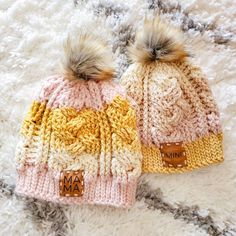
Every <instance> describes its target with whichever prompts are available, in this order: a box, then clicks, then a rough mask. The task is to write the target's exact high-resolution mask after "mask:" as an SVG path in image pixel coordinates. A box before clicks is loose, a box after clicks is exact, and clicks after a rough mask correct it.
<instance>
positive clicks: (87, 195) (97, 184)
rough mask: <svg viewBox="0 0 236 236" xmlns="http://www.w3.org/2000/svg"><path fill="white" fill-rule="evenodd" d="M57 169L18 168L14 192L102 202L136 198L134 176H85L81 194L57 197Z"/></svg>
mask: <svg viewBox="0 0 236 236" xmlns="http://www.w3.org/2000/svg"><path fill="white" fill-rule="evenodd" d="M59 177H60V176H59V172H57V171H53V170H47V169H40V170H39V168H37V167H35V166H29V167H27V168H26V169H25V171H23V172H22V171H19V176H18V180H17V186H16V189H15V191H16V193H18V194H21V195H25V196H29V197H35V198H39V199H42V200H47V201H51V202H55V203H62V204H82V203H84V204H102V205H111V206H115V207H130V206H132V205H133V203H134V200H135V192H136V185H137V180H136V179H133V180H132V179H129V177H128V176H123V177H122V178H121V177H114V176H106V177H101V176H96V177H92V176H88V175H85V176H84V186H85V187H84V195H83V196H82V197H81V198H75V197H70V198H68V197H60V195H59V185H58V182H59Z"/></svg>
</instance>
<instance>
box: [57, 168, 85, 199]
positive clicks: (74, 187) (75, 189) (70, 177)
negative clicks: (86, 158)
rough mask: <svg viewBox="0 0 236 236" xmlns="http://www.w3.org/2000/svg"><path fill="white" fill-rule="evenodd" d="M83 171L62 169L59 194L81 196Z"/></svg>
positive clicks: (82, 191)
mask: <svg viewBox="0 0 236 236" xmlns="http://www.w3.org/2000/svg"><path fill="white" fill-rule="evenodd" d="M83 174H84V173H83V171H81V170H77V171H62V172H61V175H60V181H59V189H60V196H63V197H81V196H82V195H83V193H84V176H83Z"/></svg>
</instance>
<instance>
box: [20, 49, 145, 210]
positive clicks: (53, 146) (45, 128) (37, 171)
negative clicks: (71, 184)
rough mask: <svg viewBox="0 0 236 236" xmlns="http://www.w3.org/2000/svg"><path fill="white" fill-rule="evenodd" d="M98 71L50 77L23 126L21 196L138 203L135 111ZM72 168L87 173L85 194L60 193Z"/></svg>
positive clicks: (125, 204) (126, 204) (119, 204)
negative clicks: (64, 175)
mask: <svg viewBox="0 0 236 236" xmlns="http://www.w3.org/2000/svg"><path fill="white" fill-rule="evenodd" d="M83 53H85V52H83ZM96 53H98V52H97V51H96ZM76 55H77V54H76ZM86 60H88V59H87V58H86ZM77 64H78V65H81V63H77ZM83 70H84V71H86V73H87V72H88V73H90V67H88V68H87V69H85V67H84V66H83ZM94 71H95V72H96V69H94V70H93V71H92V75H93V74H94V73H95V72H94ZM78 74H79V73H77V74H76V76H78ZM99 74H101V71H100V69H99V70H98V74H97V75H96V80H95V79H91V77H90V75H87V76H86V77H85V78H86V79H83V78H81V79H80V78H76V77H73V76H71V74H70V75H69V77H68V74H66V75H65V76H52V77H49V78H48V79H47V80H45V83H44V85H43V87H42V89H41V91H40V94H39V95H38V96H37V97H36V99H35V100H34V101H33V103H32V106H31V109H30V111H29V113H28V115H27V116H26V118H25V120H24V122H23V125H22V128H21V140H20V143H19V145H18V147H17V152H16V162H17V170H18V173H19V176H18V180H17V185H16V192H17V193H18V194H20V195H26V196H30V197H36V198H40V199H44V200H48V201H53V202H58V203H64V204H77V203H90V204H103V205H112V206H117V207H130V206H131V205H132V204H133V203H134V200H135V192H136V185H137V178H138V177H139V176H140V174H141V158H142V155H141V145H140V141H139V138H138V132H137V127H136V116H135V110H134V109H133V108H132V107H131V106H130V103H129V101H128V100H127V98H126V93H125V91H124V89H123V88H121V87H120V86H119V85H118V84H117V83H115V82H113V81H112V80H111V79H107V80H104V75H102V76H103V78H102V80H97V78H99ZM106 76H108V74H107V75H106ZM70 171H71V173H73V171H74V172H76V171H82V172H83V181H81V184H82V185H83V191H82V192H81V194H82V196H79V197H76V195H75V196H73V197H71V196H62V195H61V192H60V185H59V184H60V176H61V175H62V173H63V172H69V173H70ZM68 181H69V180H68Z"/></svg>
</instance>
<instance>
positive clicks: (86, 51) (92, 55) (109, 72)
mask: <svg viewBox="0 0 236 236" xmlns="http://www.w3.org/2000/svg"><path fill="white" fill-rule="evenodd" d="M64 49H65V58H64V59H63V62H62V64H63V69H64V73H65V75H66V77H67V78H71V79H75V78H76V79H82V80H91V79H94V80H107V79H110V78H112V77H113V76H114V66H113V60H112V52H111V51H110V50H109V49H108V47H107V45H106V44H105V42H103V41H102V40H101V39H98V38H97V37H95V36H93V35H91V34H80V35H79V36H78V37H77V39H76V40H72V39H71V38H69V37H68V39H67V41H66V44H65V46H64Z"/></svg>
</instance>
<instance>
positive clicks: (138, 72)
mask: <svg viewBox="0 0 236 236" xmlns="http://www.w3.org/2000/svg"><path fill="white" fill-rule="evenodd" d="M129 51H130V57H131V60H132V62H133V63H132V64H131V65H130V66H129V68H128V69H127V71H126V72H125V73H124V75H123V77H122V82H121V83H122V84H123V85H124V86H125V87H126V89H127V93H128V95H129V96H130V97H131V98H132V99H133V100H134V101H135V102H136V108H135V109H136V113H137V119H138V121H137V123H138V128H139V133H140V138H141V143H142V154H143V163H142V170H143V172H154V173H155V172H163V173H174V172H184V171H187V170H193V169H196V168H199V167H203V166H207V165H210V164H213V163H218V162H221V161H223V152H222V130H221V125H220V118H219V111H218V108H217V106H216V103H215V101H214V99H213V96H212V92H211V90H210V88H209V85H208V83H207V80H206V79H205V77H204V76H203V75H202V72H201V70H200V69H199V68H198V67H197V66H194V65H192V64H191V62H190V60H189V59H188V54H187V52H186V50H185V49H184V46H183V39H182V35H181V34H180V32H179V31H178V30H177V29H175V28H173V27H171V26H169V25H166V24H165V23H164V22H163V21H161V20H160V19H154V20H145V22H144V26H143V28H142V29H141V30H140V31H138V33H137V35H136V41H135V42H134V44H133V45H132V46H131V47H130V49H129Z"/></svg>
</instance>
